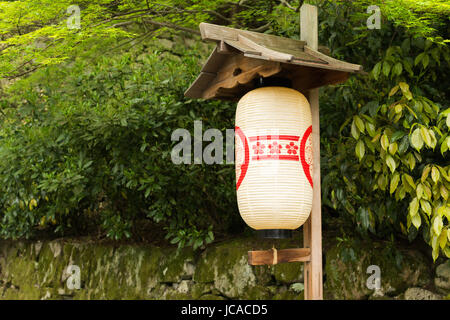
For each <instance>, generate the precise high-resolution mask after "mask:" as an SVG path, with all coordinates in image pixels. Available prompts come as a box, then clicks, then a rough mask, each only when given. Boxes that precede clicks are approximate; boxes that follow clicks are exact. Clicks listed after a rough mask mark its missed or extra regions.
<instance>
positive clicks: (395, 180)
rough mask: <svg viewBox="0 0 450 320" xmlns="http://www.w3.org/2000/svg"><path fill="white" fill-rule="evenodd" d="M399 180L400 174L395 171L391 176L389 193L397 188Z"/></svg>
mask: <svg viewBox="0 0 450 320" xmlns="http://www.w3.org/2000/svg"><path fill="white" fill-rule="evenodd" d="M399 181H400V175H399V174H398V172H396V173H394V175H393V176H392V179H391V185H390V188H389V193H390V194H393V193H394V192H395V189H397V186H398V182H399Z"/></svg>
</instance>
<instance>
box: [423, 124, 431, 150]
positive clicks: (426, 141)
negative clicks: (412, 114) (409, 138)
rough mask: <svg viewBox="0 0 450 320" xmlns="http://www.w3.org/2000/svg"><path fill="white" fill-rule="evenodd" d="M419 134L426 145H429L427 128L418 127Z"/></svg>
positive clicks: (429, 138)
mask: <svg viewBox="0 0 450 320" xmlns="http://www.w3.org/2000/svg"><path fill="white" fill-rule="evenodd" d="M420 134H421V136H422V139H423V141H424V142H425V143H426V145H427V146H429V147H431V137H430V134H429V132H428V129H427V128H425V127H421V128H420Z"/></svg>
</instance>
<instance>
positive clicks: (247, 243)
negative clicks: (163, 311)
mask: <svg viewBox="0 0 450 320" xmlns="http://www.w3.org/2000/svg"><path fill="white" fill-rule="evenodd" d="M278 245H279V248H286V247H295V245H294V243H293V241H292V240H290V241H282V242H280V243H279V244H278ZM270 247H271V243H269V242H261V241H257V240H256V239H235V240H231V241H226V242H221V243H217V244H214V245H211V246H209V247H208V248H206V249H204V250H198V251H196V252H194V251H192V250H191V249H183V250H181V251H177V250H176V249H175V248H161V247H156V246H151V245H108V244H98V243H95V242H89V241H83V242H81V241H74V240H72V241H69V240H60V241H44V242H25V241H14V242H13V241H0V299H303V264H302V263H289V264H280V265H276V266H256V267H252V266H249V265H248V264H247V251H248V250H249V249H261V248H266V249H267V248H270ZM325 258H326V259H325V262H326V263H325V266H324V271H325V286H324V295H325V298H328V299H368V298H369V299H379V298H389V299H394V298H401V299H404V298H413V299H414V298H443V297H445V296H446V295H448V294H449V287H450V282H449V280H450V275H449V268H450V264H449V263H448V261H447V264H445V265H442V266H440V267H439V268H438V270H437V271H439V272H438V273H439V275H437V276H434V275H435V271H434V266H433V265H432V264H430V263H429V261H428V260H427V257H425V256H423V255H422V254H421V253H419V252H418V251H413V250H409V249H408V250H404V249H392V248H390V249H388V250H386V246H385V245H383V244H381V243H379V244H375V246H374V243H373V242H370V243H362V242H357V243H352V244H351V245H349V244H347V245H342V244H331V245H330V246H329V248H327V250H326V254H325ZM372 264H376V265H379V266H380V269H381V272H382V274H381V284H382V287H381V289H380V290H369V289H368V288H367V286H366V280H367V277H368V276H369V275H368V274H367V273H366V269H367V267H368V266H369V265H372ZM69 265H76V266H78V267H79V268H80V269H79V270H80V279H81V283H80V289H78V290H77V289H69V288H68V285H67V282H68V278H69V277H70V275H69V274H68V273H67V272H66V271H67V270H66V269H67V267H68V266H69ZM408 290H409V291H410V292H409V293H408ZM429 290H432V291H434V292H432V291H429ZM407 293H408V294H407Z"/></svg>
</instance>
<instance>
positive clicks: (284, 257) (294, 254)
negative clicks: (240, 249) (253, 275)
mask: <svg viewBox="0 0 450 320" xmlns="http://www.w3.org/2000/svg"><path fill="white" fill-rule="evenodd" d="M310 258H311V249H310V248H296V249H282V250H277V249H275V248H272V249H269V250H259V251H249V252H248V264H249V265H252V266H261V265H275V264H278V263H284V262H306V261H310Z"/></svg>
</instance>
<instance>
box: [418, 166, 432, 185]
mask: <svg viewBox="0 0 450 320" xmlns="http://www.w3.org/2000/svg"><path fill="white" fill-rule="evenodd" d="M430 171H431V167H430V166H426V167H425V168H424V169H423V171H422V177H421V178H420V181H422V182H425V180H427V178H428V175H429V174H430Z"/></svg>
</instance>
